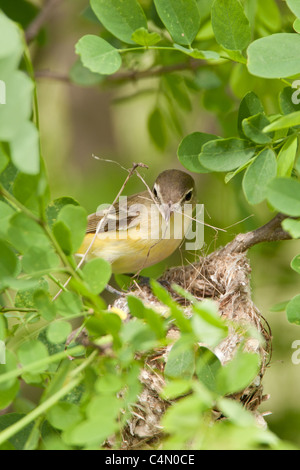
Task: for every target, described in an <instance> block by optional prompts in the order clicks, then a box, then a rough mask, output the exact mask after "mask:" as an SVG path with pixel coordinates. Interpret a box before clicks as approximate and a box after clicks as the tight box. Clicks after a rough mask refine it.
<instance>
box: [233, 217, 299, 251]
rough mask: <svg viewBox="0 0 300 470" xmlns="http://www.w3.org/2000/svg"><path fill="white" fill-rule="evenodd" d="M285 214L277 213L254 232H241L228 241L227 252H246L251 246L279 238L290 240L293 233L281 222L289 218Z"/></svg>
mask: <svg viewBox="0 0 300 470" xmlns="http://www.w3.org/2000/svg"><path fill="white" fill-rule="evenodd" d="M287 218H288V216H287V215H284V214H281V213H279V214H277V215H276V216H275V217H274V218H273V219H271V220H270V221H269V222H268V223H266V224H265V225H263V226H262V227H259V228H258V229H256V230H253V231H252V232H247V233H240V234H239V235H237V236H236V237H235V239H234V240H233V241H232V242H230V243H228V245H226V247H225V248H224V250H225V251H226V252H227V253H245V252H246V251H247V250H249V248H251V247H252V246H254V245H257V244H258V243H263V242H275V241H279V240H290V239H291V238H292V237H291V235H290V234H289V233H288V232H286V231H285V230H283V228H282V226H281V222H282V221H283V220H284V219H287Z"/></svg>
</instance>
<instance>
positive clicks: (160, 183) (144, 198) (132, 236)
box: [78, 170, 196, 273]
mask: <svg viewBox="0 0 300 470" xmlns="http://www.w3.org/2000/svg"><path fill="white" fill-rule="evenodd" d="M195 203H196V188H195V182H194V180H193V178H192V177H191V176H190V175H188V174H187V173H185V172H183V171H180V170H166V171H163V172H162V173H160V174H159V175H158V177H157V178H156V180H155V183H154V185H153V188H152V190H151V191H150V190H146V191H143V192H140V193H137V194H134V195H131V196H129V197H128V198H126V197H121V198H120V199H119V201H118V202H117V203H116V204H115V205H113V206H112V205H111V206H110V207H108V208H106V209H102V210H100V211H97V212H96V213H95V214H91V215H89V216H88V225H87V230H86V235H85V238H84V241H83V243H82V246H81V247H80V249H79V251H78V254H79V255H81V256H84V255H85V253H86V251H87V250H88V254H87V256H86V259H87V260H89V259H92V258H97V257H99V258H103V259H105V260H106V261H109V262H110V263H111V266H112V272H113V273H138V272H140V271H141V270H142V269H144V268H146V267H148V266H151V265H153V264H156V263H158V262H160V261H162V260H163V259H165V258H167V257H168V256H170V255H171V254H172V253H173V252H174V251H175V250H176V248H178V246H179V245H180V244H181V242H182V240H183V238H184V237H185V235H186V233H187V231H188V229H189V227H190V225H191V222H192V214H193V210H194V207H195ZM92 241H93V244H92V246H90V245H91V243H92Z"/></svg>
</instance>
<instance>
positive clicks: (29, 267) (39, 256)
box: [22, 246, 60, 274]
mask: <svg viewBox="0 0 300 470" xmlns="http://www.w3.org/2000/svg"><path fill="white" fill-rule="evenodd" d="M59 263H60V259H59V257H58V255H57V254H56V253H55V251H54V250H53V248H51V247H49V248H45V247H43V248H41V247H39V246H31V247H30V248H29V250H27V251H26V252H25V253H24V256H23V258H22V266H23V270H24V271H25V272H26V273H28V274H34V273H36V272H38V271H44V270H45V271H46V270H48V269H49V270H50V269H53V268H56V267H57V266H58V265H59Z"/></svg>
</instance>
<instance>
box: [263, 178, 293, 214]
mask: <svg viewBox="0 0 300 470" xmlns="http://www.w3.org/2000/svg"><path fill="white" fill-rule="evenodd" d="M267 198H268V201H269V203H270V204H271V205H272V206H273V207H274V208H275V209H276V210H278V211H279V212H283V213H284V214H286V215H290V216H291V217H299V216H300V181H297V180H293V179H291V178H276V179H274V180H273V181H271V183H270V184H269V185H268V190H267Z"/></svg>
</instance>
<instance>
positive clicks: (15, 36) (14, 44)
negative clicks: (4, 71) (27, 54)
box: [0, 12, 23, 65]
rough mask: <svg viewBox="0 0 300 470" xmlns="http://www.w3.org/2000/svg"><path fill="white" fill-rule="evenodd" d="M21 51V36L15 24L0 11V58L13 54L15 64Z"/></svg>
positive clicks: (19, 57)
mask: <svg viewBox="0 0 300 470" xmlns="http://www.w3.org/2000/svg"><path fill="white" fill-rule="evenodd" d="M22 52H23V46H22V37H21V34H20V31H19V29H18V27H17V25H16V24H15V23H14V22H13V21H11V20H10V19H9V18H7V16H5V15H4V14H3V13H2V12H0V59H2V58H4V57H8V56H12V55H15V56H16V65H17V63H18V61H19V60H20V59H21V55H22Z"/></svg>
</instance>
